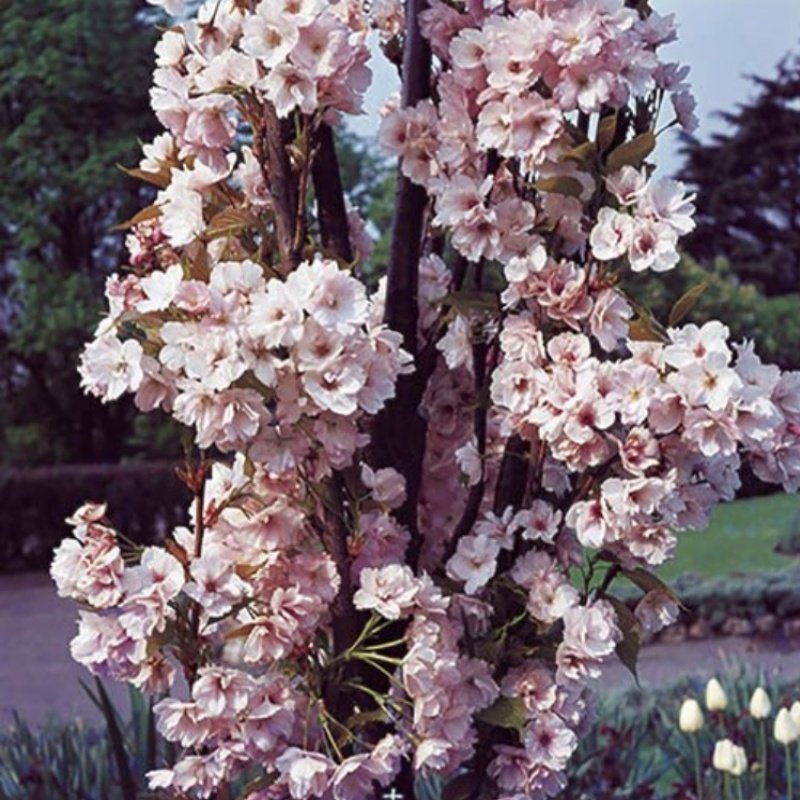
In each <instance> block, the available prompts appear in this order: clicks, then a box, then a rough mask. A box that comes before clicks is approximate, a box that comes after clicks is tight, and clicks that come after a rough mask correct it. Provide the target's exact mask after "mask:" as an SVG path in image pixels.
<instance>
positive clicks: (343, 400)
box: [80, 240, 408, 471]
mask: <svg viewBox="0 0 800 800" xmlns="http://www.w3.org/2000/svg"><path fill="white" fill-rule="evenodd" d="M137 241H138V240H137ZM107 294H108V297H109V305H110V308H111V314H110V316H109V317H108V318H107V319H106V320H105V321H104V322H103V323H102V324H101V326H100V334H99V335H98V336H97V338H96V339H95V340H94V341H93V342H92V343H91V344H90V345H89V346H88V347H87V348H86V351H85V353H84V355H83V358H82V361H81V368H80V369H81V376H82V378H83V385H84V387H85V388H86V389H87V391H89V392H90V393H92V394H95V395H96V396H98V397H100V398H101V399H103V400H113V399H115V398H117V397H119V396H120V395H121V394H123V393H124V392H133V393H135V399H136V402H137V405H138V406H139V407H140V408H142V409H143V410H151V409H153V408H157V407H163V408H164V409H165V410H167V411H169V412H171V413H172V414H173V415H174V417H175V418H176V419H177V420H178V421H180V422H182V423H184V424H185V425H188V426H190V427H193V428H195V429H196V432H197V435H196V440H197V444H198V446H199V447H201V448H208V447H210V446H212V445H216V446H217V447H218V448H220V449H221V450H223V451H230V450H236V451H240V452H243V451H245V450H247V451H248V452H249V453H250V454H251V456H252V457H253V458H255V459H256V460H257V461H259V462H261V463H271V464H273V465H274V466H275V468H276V469H277V470H282V469H285V468H286V467H287V466H296V465H297V464H298V463H299V460H300V459H301V458H302V457H303V455H304V454H306V453H307V452H308V451H309V448H310V443H312V442H317V443H320V444H322V447H323V450H322V452H323V453H324V454H325V460H326V463H325V464H323V463H322V462H320V464H319V465H318V468H319V469H320V470H323V471H324V469H325V468H327V467H329V466H331V465H332V466H334V467H337V468H340V467H344V466H347V465H349V463H350V462H351V460H352V456H353V453H354V452H355V450H356V449H357V448H358V447H359V446H360V445H362V444H363V441H362V437H361V435H360V434H359V431H358V426H357V420H358V418H359V416H361V415H363V414H365V413H366V414H375V413H376V412H377V411H379V410H380V409H381V408H382V407H383V405H384V404H385V403H386V401H387V400H388V399H389V398H391V397H392V396H393V394H394V383H395V379H396V377H397V375H398V374H400V373H402V372H403V371H405V370H406V369H407V367H408V358H407V357H406V356H405V355H404V353H403V351H402V349H401V347H400V342H399V337H398V336H397V334H395V333H394V332H393V331H391V330H389V329H387V328H386V327H385V326H383V325H381V324H380V323H373V322H372V321H371V314H370V301H369V298H368V297H367V293H366V291H365V289H364V286H363V284H362V283H361V282H359V281H358V280H356V279H355V278H354V277H352V276H351V275H349V274H348V273H346V272H344V271H342V270H341V269H340V268H339V267H338V265H337V264H336V263H335V262H333V261H326V260H323V259H317V260H315V261H313V262H305V263H303V264H301V265H300V266H299V267H298V268H297V269H296V270H295V271H294V272H292V273H291V274H290V275H289V276H288V277H287V278H286V280H285V281H284V280H281V279H280V278H271V279H269V280H267V279H266V277H265V275H264V270H263V268H262V267H261V266H260V265H258V264H257V263H255V262H253V261H251V260H249V259H243V260H241V261H219V262H217V263H216V264H214V265H213V266H212V267H211V270H210V276H209V279H208V281H207V282H206V281H201V280H197V279H194V278H191V277H188V276H186V275H185V274H184V267H183V266H181V265H180V264H175V265H173V266H171V267H169V268H168V269H166V270H157V271H153V272H152V273H150V274H148V275H147V276H146V277H143V278H139V277H138V276H136V275H128V276H127V277H125V278H124V279H121V278H119V276H113V277H112V278H111V279H109V282H108V290H107ZM372 317H374V315H372ZM124 325H136V326H137V327H138V329H139V330H141V331H143V332H145V331H146V332H147V333H146V338H144V339H143V340H142V341H140V340H139V339H137V338H130V339H126V340H124V341H123V340H121V339H120V338H119V337H118V336H117V330H118V329H119V328H120V327H121V326H124ZM301 420H304V421H305V423H306V424H304V425H301V424H300V422H301Z"/></svg>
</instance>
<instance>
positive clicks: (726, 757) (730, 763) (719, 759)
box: [711, 739, 735, 772]
mask: <svg viewBox="0 0 800 800" xmlns="http://www.w3.org/2000/svg"><path fill="white" fill-rule="evenodd" d="M734 747H735V745H734V744H733V742H732V741H731V740H730V739H720V740H719V741H718V742H717V743H716V744H715V745H714V757H713V759H712V761H711V763H712V764H713V765H714V769H718V770H719V771H720V772H730V771H731V769H733V767H734V763H735V756H734V754H733V748H734Z"/></svg>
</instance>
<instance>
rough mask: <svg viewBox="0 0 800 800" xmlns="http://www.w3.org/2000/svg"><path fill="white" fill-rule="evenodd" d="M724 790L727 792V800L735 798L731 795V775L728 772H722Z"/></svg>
mask: <svg viewBox="0 0 800 800" xmlns="http://www.w3.org/2000/svg"><path fill="white" fill-rule="evenodd" d="M722 790H723V793H724V794H725V800H733V798H732V797H731V776H730V775H729V774H728V773H727V772H724V773H723V774H722Z"/></svg>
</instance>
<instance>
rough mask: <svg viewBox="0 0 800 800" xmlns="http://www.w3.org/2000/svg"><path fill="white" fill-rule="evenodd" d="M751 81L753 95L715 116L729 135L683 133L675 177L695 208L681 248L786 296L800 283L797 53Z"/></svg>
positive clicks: (799, 88)
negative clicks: (687, 188)
mask: <svg viewBox="0 0 800 800" xmlns="http://www.w3.org/2000/svg"><path fill="white" fill-rule="evenodd" d="M751 80H752V81H753V84H754V86H755V88H756V92H755V95H754V98H753V99H752V100H751V101H750V102H748V103H744V104H742V105H740V106H739V107H738V110H736V111H732V112H726V113H722V114H720V117H721V118H722V120H723V121H724V122H725V123H727V125H728V126H729V132H727V133H718V134H715V135H714V136H713V137H712V139H711V142H710V143H708V144H706V143H703V142H701V141H700V140H698V139H696V138H693V137H689V136H686V137H685V138H684V143H683V153H684V155H685V157H686V166H685V167H684V169H683V170H682V172H681V178H682V179H683V180H685V181H687V182H688V183H690V184H691V185H693V186H694V187H696V189H697V211H698V213H697V215H696V217H695V219H696V221H697V228H696V230H695V231H694V232H693V233H692V234H690V235H689V236H687V237H686V239H685V240H684V248H685V249H686V250H687V251H688V252H689V253H691V255H693V256H694V257H695V258H697V259H699V260H700V261H702V262H704V263H706V264H708V263H711V262H712V261H713V259H715V258H716V257H718V256H724V257H725V258H727V259H729V260H730V262H731V264H732V266H733V269H734V271H735V272H736V274H737V275H739V276H740V277H742V278H743V279H745V280H748V281H753V282H754V283H756V284H757V285H758V286H759V287H760V288H761V289H762V290H763V291H764V292H765V293H767V294H772V295H775V294H786V293H788V292H795V291H797V289H798V286H800V56H797V55H790V56H786V57H785V58H784V59H783V60H782V61H781V62H780V64H779V65H778V69H777V75H775V77H772V78H760V77H752V78H751Z"/></svg>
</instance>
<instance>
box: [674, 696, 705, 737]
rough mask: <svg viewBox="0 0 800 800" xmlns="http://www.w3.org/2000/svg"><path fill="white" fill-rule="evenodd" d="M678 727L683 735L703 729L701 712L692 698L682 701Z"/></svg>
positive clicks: (698, 705)
mask: <svg viewBox="0 0 800 800" xmlns="http://www.w3.org/2000/svg"><path fill="white" fill-rule="evenodd" d="M678 727H679V728H680V729H681V730H682V731H683V732H684V733H697V732H698V731H700V730H702V729H703V712H702V710H701V708H700V703H698V702H697V700H695V699H694V698H689V699H687V700H684V701H683V703H682V704H681V711H680V714H678Z"/></svg>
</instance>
